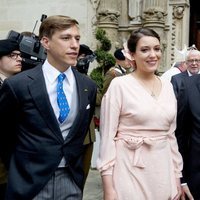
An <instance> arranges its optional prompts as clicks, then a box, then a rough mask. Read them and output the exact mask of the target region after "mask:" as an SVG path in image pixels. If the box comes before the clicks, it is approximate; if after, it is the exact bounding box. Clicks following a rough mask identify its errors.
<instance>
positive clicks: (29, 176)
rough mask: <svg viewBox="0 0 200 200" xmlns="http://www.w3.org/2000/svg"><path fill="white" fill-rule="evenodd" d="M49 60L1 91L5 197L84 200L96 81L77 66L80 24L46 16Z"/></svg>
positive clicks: (44, 33) (13, 79) (11, 80)
mask: <svg viewBox="0 0 200 200" xmlns="http://www.w3.org/2000/svg"><path fill="white" fill-rule="evenodd" d="M39 37H40V40H41V43H42V45H43V46H44V48H45V49H46V52H47V59H46V61H45V62H44V64H43V65H42V64H41V65H38V66H37V67H35V68H33V69H30V70H26V71H24V72H22V73H20V74H17V75H16V76H13V77H11V78H9V79H6V80H5V81H4V83H3V85H2V88H1V90H0V105H1V106H0V113H1V115H0V121H1V134H0V153H1V156H2V159H3V161H4V163H5V165H6V166H7V167H8V168H9V175H8V186H7V192H6V200H11V199H12V200H32V199H33V200H41V199H43V200H45V199H52V200H53V199H55V200H59V199H74V200H81V199H82V190H83V184H84V172H83V166H82V165H83V152H84V145H83V142H84V138H85V136H86V133H87V130H88V127H89V124H90V121H91V119H92V116H93V112H94V108H95V99H96V85H95V83H94V82H93V81H92V80H90V79H89V78H88V77H87V76H85V75H82V74H80V73H79V72H78V71H77V70H76V69H75V68H72V67H71V66H75V65H76V60H77V56H78V52H79V40H80V33H79V28H78V22H77V21H76V20H75V19H72V18H70V17H67V16H60V15H56V16H50V17H48V18H46V19H45V20H44V21H43V22H42V24H41V26H40V29H39Z"/></svg>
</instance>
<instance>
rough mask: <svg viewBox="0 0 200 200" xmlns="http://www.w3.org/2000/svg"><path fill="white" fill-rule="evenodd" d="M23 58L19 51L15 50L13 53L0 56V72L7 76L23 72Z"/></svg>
mask: <svg viewBox="0 0 200 200" xmlns="http://www.w3.org/2000/svg"><path fill="white" fill-rule="evenodd" d="M21 69H22V58H21V53H20V52H19V51H17V50H16V51H13V52H12V53H11V54H9V55H6V56H2V57H1V58H0V72H1V73H2V74H4V75H5V76H6V77H9V76H12V75H14V74H16V73H19V72H21Z"/></svg>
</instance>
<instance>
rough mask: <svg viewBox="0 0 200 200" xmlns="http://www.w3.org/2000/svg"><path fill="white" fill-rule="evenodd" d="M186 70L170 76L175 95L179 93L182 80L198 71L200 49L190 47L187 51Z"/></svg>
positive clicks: (199, 67) (199, 68) (199, 69)
mask: <svg viewBox="0 0 200 200" xmlns="http://www.w3.org/2000/svg"><path fill="white" fill-rule="evenodd" d="M186 65H187V70H186V71H184V72H182V73H180V74H177V75H174V76H172V79H171V82H172V85H173V88H174V93H175V95H176V97H178V95H179V91H180V87H181V84H182V82H183V81H184V80H185V79H186V78H188V77H190V76H193V75H195V74H198V73H199V71H200V51H198V50H197V49H192V50H190V51H189V52H188V54H187V57H186Z"/></svg>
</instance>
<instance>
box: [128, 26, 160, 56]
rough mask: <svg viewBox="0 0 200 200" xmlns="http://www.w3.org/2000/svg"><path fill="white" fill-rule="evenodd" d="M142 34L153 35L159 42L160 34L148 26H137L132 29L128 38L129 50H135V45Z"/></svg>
mask: <svg viewBox="0 0 200 200" xmlns="http://www.w3.org/2000/svg"><path fill="white" fill-rule="evenodd" d="M143 36H151V37H155V38H157V39H158V40H159V42H160V36H159V35H158V34H157V33H156V32H155V31H154V30H153V29H150V28H139V29H137V30H135V31H133V32H132V33H131V35H130V37H129V39H128V42H127V45H128V49H129V51H130V52H135V51H136V46H137V43H138V41H139V39H140V38H142V37H143Z"/></svg>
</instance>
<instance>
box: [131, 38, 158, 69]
mask: <svg viewBox="0 0 200 200" xmlns="http://www.w3.org/2000/svg"><path fill="white" fill-rule="evenodd" d="M161 55H162V53H161V48H160V42H159V40H158V39H157V38H156V37H152V36H143V37H141V38H140V39H139V41H138V43H137V46H136V51H135V53H133V55H132V56H133V58H134V60H135V64H136V69H137V70H139V71H143V72H145V73H149V72H155V71H156V70H157V68H158V67H159V64H160V59H161Z"/></svg>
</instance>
